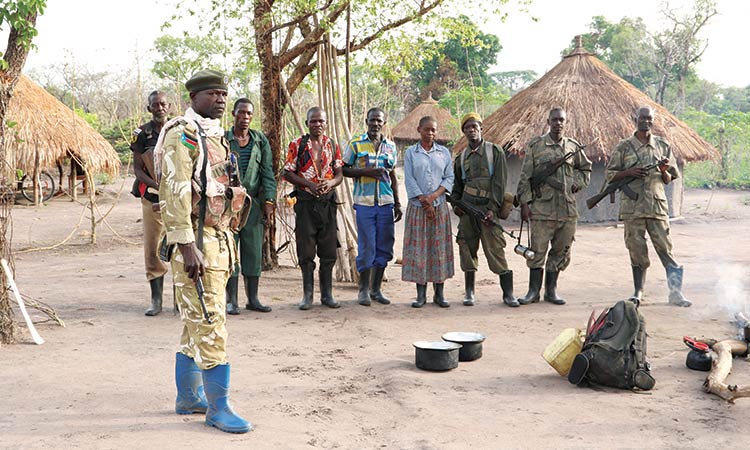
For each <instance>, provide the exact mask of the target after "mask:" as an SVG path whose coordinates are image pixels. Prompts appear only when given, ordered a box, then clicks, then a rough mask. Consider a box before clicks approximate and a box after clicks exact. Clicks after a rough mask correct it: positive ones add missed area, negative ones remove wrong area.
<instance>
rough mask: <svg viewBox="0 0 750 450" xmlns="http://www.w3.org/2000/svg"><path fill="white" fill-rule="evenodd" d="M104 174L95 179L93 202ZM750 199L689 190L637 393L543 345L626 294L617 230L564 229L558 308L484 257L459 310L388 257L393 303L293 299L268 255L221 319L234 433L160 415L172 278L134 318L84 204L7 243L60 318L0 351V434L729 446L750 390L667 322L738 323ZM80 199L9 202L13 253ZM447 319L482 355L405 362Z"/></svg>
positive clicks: (116, 219) (109, 439) (447, 326)
mask: <svg viewBox="0 0 750 450" xmlns="http://www.w3.org/2000/svg"><path fill="white" fill-rule="evenodd" d="M126 186H130V180H127V181H126ZM118 188H119V186H106V187H104V188H103V189H104V191H105V192H104V194H103V195H102V201H101V203H102V205H101V207H102V209H105V208H109V206H111V205H112V203H113V200H112V198H114V195H113V191H115V190H117V189H118ZM749 205H750V193H747V192H732V191H714V192H711V191H688V192H687V194H686V201H685V213H684V218H683V219H681V220H678V221H675V222H674V223H673V226H672V234H673V238H674V241H675V246H676V252H675V253H676V257H677V259H678V260H679V261H680V262H681V263H682V264H684V265H685V274H686V276H685V292H686V295H687V296H688V297H689V298H690V299H692V300H693V301H694V302H695V305H694V307H692V308H690V309H681V308H675V307H671V306H668V305H667V304H666V292H667V290H666V283H665V275H664V272H663V270H662V269H661V267H660V266H659V263H658V260H657V259H656V257H655V255H654V253H653V252H652V258H653V259H654V264H655V266H654V268H653V270H651V271H650V272H649V274H648V281H647V300H646V304H645V305H644V306H643V307H642V309H641V310H642V312H643V313H644V315H645V317H646V319H647V321H648V333H649V342H648V343H649V353H648V356H649V359H650V361H651V363H652V365H653V371H654V372H653V373H654V375H655V377H656V379H657V384H656V388H655V389H654V390H653V391H652V392H650V393H646V394H636V393H632V392H628V391H616V392H615V391H605V392H602V391H594V390H590V389H579V388H576V387H574V386H572V385H570V384H569V383H568V382H567V381H566V380H565V379H563V378H561V377H559V376H558V375H557V374H556V373H555V372H554V371H553V369H552V368H551V367H549V366H548V365H547V364H546V362H545V361H544V360H543V359H542V357H541V356H540V355H541V353H542V351H543V350H544V348H545V347H546V345H547V344H549V343H550V342H551V341H552V340H553V339H554V338H555V336H556V335H557V334H558V333H559V332H560V331H561V330H562V329H564V328H566V327H583V326H585V322H586V320H587V318H588V316H589V314H590V313H591V311H592V309H596V310H597V311H599V310H601V309H602V308H605V307H607V306H609V305H611V304H612V303H614V302H615V301H616V300H618V299H622V298H625V297H627V295H629V294H630V292H631V289H632V287H631V275H630V268H629V264H628V259H627V253H626V250H625V247H624V244H623V239H622V234H623V230H622V228H621V227H620V228H618V227H614V226H613V225H612V224H608V225H581V226H580V227H579V232H578V235H577V240H576V243H575V245H574V250H573V251H574V253H573V264H572V265H571V267H570V268H569V269H568V270H567V271H566V272H564V274H563V275H562V276H561V280H560V286H559V291H560V293H561V294H562V295H563V296H564V297H565V298H566V299H567V300H568V305H566V306H563V307H559V306H553V305H550V304H544V303H542V304H535V305H530V306H525V307H521V308H517V309H510V308H507V307H505V306H503V305H502V303H501V301H500V291H499V287H498V284H497V280H496V278H495V276H494V275H492V274H491V273H490V272H489V270H488V269H487V267H486V263H485V262H484V261H482V267H481V270H480V272H479V275H478V278H477V279H478V286H477V289H478V292H477V294H478V304H477V306H475V307H473V308H469V307H464V306H462V305H461V302H460V300H461V298H462V293H463V277H462V274H461V273H460V272H458V273H457V276H456V277H454V278H453V279H452V280H449V281H448V282H447V283H446V293H447V296H448V298H449V300H451V302H452V306H451V307H450V308H449V309H440V308H438V307H436V306H435V305H432V304H429V303H428V305H427V306H426V307H425V308H423V309H421V310H417V309H413V308H411V307H410V306H409V304H410V302H411V301H412V299H413V297H414V295H415V292H414V286H413V285H411V284H407V283H403V282H401V281H400V268H399V267H398V266H392V267H391V268H389V270H388V276H389V277H390V281H389V282H388V283H386V284H385V292H386V294H387V295H389V296H390V298H391V299H392V300H393V304H392V305H390V306H382V305H373V306H372V307H370V308H365V307H362V306H359V305H357V304H356V302H355V298H356V287H355V286H353V285H347V284H344V283H338V284H337V285H336V286H335V289H334V294H335V295H336V296H337V298H338V300H339V301H342V302H343V307H342V308H341V309H339V310H330V309H327V308H323V307H321V306H320V304H319V303H318V302H317V301H316V305H315V307H314V308H313V309H312V310H311V311H308V312H302V311H299V310H297V309H296V307H295V304H296V302H297V301H298V299H299V297H300V295H301V282H300V275H299V272H298V270H297V269H295V268H292V267H291V265H290V262H289V258H288V257H287V256H284V257H283V258H282V261H283V264H284V265H285V266H284V267H282V268H280V269H278V270H275V271H273V272H270V273H264V275H263V278H262V283H261V293H262V297H263V298H264V299H265V301H266V302H267V303H269V304H271V305H272V306H273V308H274V309H273V312H271V313H269V314H263V315H261V314H259V313H253V312H248V311H244V310H243V312H242V314H241V315H240V316H237V317H230V319H229V321H228V329H229V333H230V344H229V355H230V359H231V363H232V370H233V373H232V389H231V395H232V402H233V404H234V406H235V409H236V410H237V411H238V412H239V413H241V414H242V415H243V416H245V417H246V418H247V419H249V420H251V421H252V422H253V423H254V424H255V426H256V429H255V430H254V431H253V432H251V433H248V434H245V435H230V434H225V433H222V432H220V431H218V430H216V429H212V428H209V427H206V426H205V425H204V423H203V417H202V416H200V415H193V416H188V417H185V416H178V415H176V414H174V412H173V408H174V397H175V388H174V381H173V372H174V352H175V351H176V349H177V342H178V336H179V332H180V330H181V324H180V321H179V320H178V318H177V317H175V316H173V314H172V311H171V303H172V296H171V292H168V293H167V295H166V299H165V303H166V305H169V306H168V307H167V310H166V311H165V312H164V313H162V314H161V315H159V316H158V317H155V318H146V317H144V316H143V311H144V310H145V308H146V306H147V296H148V292H149V291H148V284H147V283H146V280H145V277H144V273H143V260H142V250H141V247H139V246H136V245H131V244H128V243H125V242H123V241H122V240H120V239H119V238H116V237H115V236H114V235H113V233H112V231H111V230H109V229H106V227H102V228H100V229H99V233H98V236H97V237H98V240H97V244H95V245H89V244H87V243H86V242H87V240H88V231H87V229H88V226H87V222H86V219H84V224H83V226H82V228H81V229H80V230H79V231H77V232H76V233H75V234H74V236H73V238H72V239H71V240H70V242H69V243H68V244H67V245H65V246H63V247H60V248H57V249H54V250H46V251H34V252H28V253H18V254H17V255H16V257H15V262H16V267H17V273H18V275H17V282H18V285H19V287H20V289H21V291H22V292H23V293H24V294H26V295H29V296H31V297H33V298H35V299H39V300H41V301H44V302H46V303H48V304H50V305H51V306H53V307H54V308H55V309H56V310H57V312H58V313H59V315H60V316H61V317H62V318H63V320H64V321H65V323H66V325H67V326H66V327H65V328H61V327H58V326H57V325H54V324H52V323H50V322H44V323H38V325H37V327H38V329H39V331H40V333H41V334H42V336H43V337H44V338H45V339H46V340H47V342H46V343H45V344H44V345H42V346H36V345H34V344H33V343H32V341H31V339H30V337H29V335H28V332H27V330H26V328H25V327H24V326H21V328H20V329H19V338H20V342H19V344H18V345H13V346H5V347H3V348H1V349H0V357H1V358H2V361H3V364H2V366H0V386H1V387H2V405H3V410H4V413H3V414H2V415H0V448H2V449H63V448H65V449H68V448H75V449H153V448H161V449H181V448H188V447H191V448H216V449H224V448H227V449H231V448H258V449H316V448H317V449H381V448H390V449H424V450H428V449H469V448H471V449H498V448H530V449H531V448H533V449H536V448H581V449H587V448H649V449H657V448H679V449H706V448H744V447H746V445H747V424H748V421H749V420H750V400H747V401H745V400H739V401H738V402H737V404H735V405H731V404H727V403H725V402H724V401H722V400H720V399H718V398H716V397H713V396H709V395H707V394H705V393H703V392H702V390H701V383H702V381H703V379H704V377H705V374H704V373H702V372H694V371H691V370H688V369H687V368H685V365H684V361H685V355H686V352H687V349H686V347H685V346H684V345H683V344H682V342H681V337H682V336H683V335H686V334H689V335H699V336H711V337H718V338H725V337H733V336H734V335H735V334H736V330H735V329H734V328H733V326H732V325H731V324H730V323H729V318H730V316H731V311H732V310H733V308H738V307H740V306H743V305H744V306H745V307H747V306H748V281H747V280H748V272H749V271H750V234H749V233H748V230H749V229H750V206H749ZM80 214H81V206H79V205H77V204H75V203H70V202H68V201H66V200H65V199H63V198H58V199H55V200H53V201H52V202H50V204H49V205H47V206H44V207H41V208H34V207H31V206H18V207H16V208H15V209H14V210H13V224H14V229H13V244H14V248H15V250H16V251H19V250H24V249H30V248H35V247H42V246H48V245H53V244H55V243H57V242H59V241H61V240H62V239H63V238H65V236H67V235H68V234H69V233H70V232H71V230H73V228H74V227H75V225H76V223H78V220H79V217H80ZM139 219H140V205H139V204H138V201H137V200H136V199H134V198H132V197H130V196H129V195H127V196H126V195H123V197H122V198H121V200H120V201H119V203H118V204H116V205H115V208H114V210H113V211H112V213H111V214H110V216H109V217H108V222H109V224H110V225H111V226H112V228H113V229H114V230H115V231H116V232H117V233H118V234H119V235H120V236H122V237H123V238H124V239H127V240H131V241H136V242H137V241H138V240H139V236H140V234H141V225H140V223H139ZM512 225H513V226H514V227H515V226H517V224H512ZM400 246H401V244H400V240H399V241H398V243H397V250H396V254H397V256H400V253H401V249H400ZM509 260H510V264H511V266H512V268H513V269H514V270H515V277H516V279H515V287H516V293H517V295H522V294H523V293H524V292H525V290H526V285H527V274H528V272H527V270H526V268H525V264H524V261H523V259H522V258H521V257H519V256H516V255H513V254H511V255H509ZM456 265H458V264H457V263H456ZM457 270H458V269H457ZM170 284H171V283H170ZM316 297H317V296H316ZM33 316H34V318H35V319H36V320H39V321H42V320H43V319H44V317H43V316H42V315H40V314H39V313H38V312H33ZM17 317H18V318H19V320H20V319H21V316H20V314H18V315H17ZM448 331H479V332H482V333H484V334H485V335H486V336H487V340H486V342H485V344H484V356H483V357H482V358H481V359H480V360H477V361H474V362H470V363H461V364H460V365H459V367H458V368H457V369H455V370H452V371H449V372H445V373H431V372H424V371H421V370H418V369H416V368H415V366H414V349H413V347H412V343H413V342H414V341H417V340H424V339H428V340H429V339H439V338H440V336H441V335H442V334H443V333H445V332H448ZM730 380H732V381H733V382H734V383H739V384H748V383H750V364H749V363H748V362H746V361H742V360H737V361H735V371H734V374H733V375H732V377H731V378H730ZM742 436H745V438H743V437H742ZM199 446H200V447H199Z"/></svg>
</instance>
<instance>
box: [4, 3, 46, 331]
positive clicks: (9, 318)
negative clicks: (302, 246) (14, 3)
mask: <svg viewBox="0 0 750 450" xmlns="http://www.w3.org/2000/svg"><path fill="white" fill-rule="evenodd" d="M36 17H37V10H36V9H34V10H33V12H30V13H29V14H28V15H27V16H26V21H27V22H28V24H29V25H30V26H31V27H32V28H33V27H34V26H35V25H36ZM24 39H28V38H24V37H23V36H22V35H21V33H19V31H18V30H17V29H16V28H15V27H14V26H13V25H12V24H11V28H10V32H9V33H8V47H7V48H6V51H5V54H4V55H3V59H5V61H6V62H7V63H8V68H7V69H6V70H4V71H0V165H2V168H1V169H0V179H5V180H15V176H14V175H13V173H12V172H13V170H14V169H15V164H13V163H12V161H8V146H7V142H6V137H7V134H6V132H5V131H6V130H5V116H6V113H7V112H8V105H9V103H10V97H11V96H12V95H13V88H14V87H15V86H16V83H17V82H18V77H19V76H20V74H21V69H23V66H24V64H26V57H27V56H28V55H29V49H30V48H31V46H30V45H28V42H27V43H26V44H27V45H24V42H23V41H24ZM0 188H2V193H0V256H2V257H4V258H6V259H7V260H8V263H9V264H10V265H11V266H13V258H12V254H11V252H10V241H8V240H7V238H8V236H7V234H6V232H7V230H8V228H9V226H10V222H11V218H10V217H11V216H10V212H11V207H12V206H13V200H14V199H13V195H9V193H8V192H7V190H8V187H7V186H2V187H0ZM15 333H16V325H15V321H14V320H13V310H12V309H11V308H10V299H9V297H8V288H7V286H6V284H5V283H2V284H0V344H11V343H13V342H15Z"/></svg>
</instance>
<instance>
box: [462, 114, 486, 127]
mask: <svg viewBox="0 0 750 450" xmlns="http://www.w3.org/2000/svg"><path fill="white" fill-rule="evenodd" d="M471 119H474V120H476V121H477V122H479V123H482V116H480V115H479V114H478V113H475V112H470V113H469V114H467V115H465V116H464V117H463V118H462V119H461V130H462V131H463V129H464V125H465V124H466V122H468V121H469V120H471Z"/></svg>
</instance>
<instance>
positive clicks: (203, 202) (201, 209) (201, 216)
mask: <svg viewBox="0 0 750 450" xmlns="http://www.w3.org/2000/svg"><path fill="white" fill-rule="evenodd" d="M195 124H196V125H197V126H198V136H199V137H200V138H201V147H202V150H203V161H202V162H201V171H200V180H201V194H200V195H201V198H200V200H199V201H198V234H197V236H196V237H195V245H196V247H198V250H200V251H201V252H202V251H203V224H204V223H205V222H206V206H207V202H208V197H206V184H208V180H207V178H208V175H207V174H206V170H207V169H208V142H207V141H206V131H205V130H204V129H203V127H201V126H200V124H198V123H197V122H196V123H195Z"/></svg>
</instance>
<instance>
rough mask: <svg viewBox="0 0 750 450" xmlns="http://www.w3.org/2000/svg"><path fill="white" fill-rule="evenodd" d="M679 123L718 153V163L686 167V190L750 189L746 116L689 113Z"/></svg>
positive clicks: (749, 134)
mask: <svg viewBox="0 0 750 450" xmlns="http://www.w3.org/2000/svg"><path fill="white" fill-rule="evenodd" d="M681 119H682V120H684V121H685V122H686V123H687V124H688V125H690V127H691V128H693V129H694V130H695V131H696V132H697V133H698V134H700V135H701V137H703V138H704V139H706V140H707V141H708V142H710V143H711V144H713V145H714V146H715V147H716V148H717V149H719V151H720V152H721V153H722V159H721V161H702V162H696V163H690V164H687V165H686V167H685V184H686V186H689V187H714V186H726V187H733V188H739V187H750V113H746V112H739V111H731V112H726V113H723V114H721V115H716V114H709V113H707V112H703V111H696V110H693V109H689V110H688V111H686V112H685V113H684V114H683V115H682V116H681Z"/></svg>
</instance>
